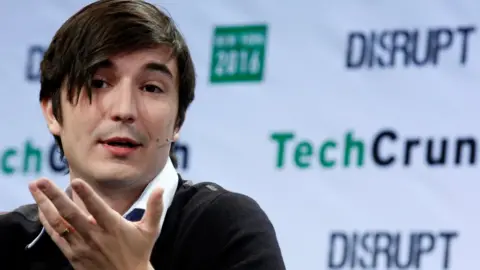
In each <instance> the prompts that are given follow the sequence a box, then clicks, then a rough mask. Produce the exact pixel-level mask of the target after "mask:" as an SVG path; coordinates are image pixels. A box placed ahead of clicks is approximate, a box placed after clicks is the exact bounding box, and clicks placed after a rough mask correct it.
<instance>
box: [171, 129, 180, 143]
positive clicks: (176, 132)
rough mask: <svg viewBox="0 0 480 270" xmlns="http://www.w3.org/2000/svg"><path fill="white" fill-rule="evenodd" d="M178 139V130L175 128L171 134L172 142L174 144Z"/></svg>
mask: <svg viewBox="0 0 480 270" xmlns="http://www.w3.org/2000/svg"><path fill="white" fill-rule="evenodd" d="M179 138H180V133H179V130H178V129H177V128H176V129H175V130H174V133H173V141H174V142H176V141H178V139H179Z"/></svg>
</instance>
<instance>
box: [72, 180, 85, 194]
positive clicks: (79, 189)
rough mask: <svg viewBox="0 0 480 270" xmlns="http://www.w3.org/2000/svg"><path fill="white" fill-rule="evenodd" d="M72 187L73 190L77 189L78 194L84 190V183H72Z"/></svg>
mask: <svg viewBox="0 0 480 270" xmlns="http://www.w3.org/2000/svg"><path fill="white" fill-rule="evenodd" d="M72 188H73V190H75V192H76V193H77V194H78V193H82V192H83V187H82V185H81V184H79V183H72Z"/></svg>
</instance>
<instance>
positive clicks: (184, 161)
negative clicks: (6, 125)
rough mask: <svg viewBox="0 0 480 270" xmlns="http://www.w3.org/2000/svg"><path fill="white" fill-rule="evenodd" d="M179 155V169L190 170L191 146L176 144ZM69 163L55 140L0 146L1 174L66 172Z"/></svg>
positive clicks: (175, 150) (175, 148)
mask: <svg viewBox="0 0 480 270" xmlns="http://www.w3.org/2000/svg"><path fill="white" fill-rule="evenodd" d="M174 152H175V155H176V156H177V161H178V169H179V170H182V171H186V170H188V168H189V166H190V146H189V145H188V144H186V143H182V142H177V143H175V145H174ZM67 169H68V168H67V164H66V163H65V162H63V161H62V160H61V158H60V149H59V148H58V146H57V144H56V143H55V142H52V143H51V144H50V145H48V147H46V148H42V147H39V146H36V145H35V144H34V143H33V142H32V141H30V140H26V141H25V142H23V143H22V144H20V145H18V146H7V147H4V148H0V176H2V175H6V176H11V175H16V174H23V175H38V174H42V173H44V172H45V171H50V172H53V173H55V174H65V173H66V172H67Z"/></svg>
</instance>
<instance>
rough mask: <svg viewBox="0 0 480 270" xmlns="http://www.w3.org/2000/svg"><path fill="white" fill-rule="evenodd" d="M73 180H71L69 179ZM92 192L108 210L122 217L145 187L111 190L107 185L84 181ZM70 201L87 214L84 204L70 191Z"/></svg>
mask: <svg viewBox="0 0 480 270" xmlns="http://www.w3.org/2000/svg"><path fill="white" fill-rule="evenodd" d="M71 179H73V178H71ZM85 181H86V182H87V183H88V184H89V185H90V186H91V187H92V189H93V190H94V192H95V193H96V194H97V195H98V196H99V197H100V198H101V199H102V200H103V201H104V202H105V203H106V204H107V205H108V206H110V208H112V209H113V210H115V211H116V212H118V213H119V214H120V215H123V214H124V213H125V212H126V211H127V210H128V209H129V208H130V207H131V206H132V205H133V203H134V202H135V201H136V200H137V199H138V198H139V197H140V195H141V194H142V192H143V190H144V189H145V187H146V184H145V185H142V186H135V187H134V186H128V187H122V188H119V187H115V188H112V187H111V186H109V185H108V184H106V185H101V184H98V183H97V182H96V181H88V180H85ZM72 200H73V202H74V203H75V204H76V205H77V206H79V207H80V209H82V210H84V211H85V212H86V213H88V210H87V208H86V207H85V204H84V203H83V201H82V200H81V199H80V197H79V196H78V195H77V194H76V193H75V192H74V191H73V190H72Z"/></svg>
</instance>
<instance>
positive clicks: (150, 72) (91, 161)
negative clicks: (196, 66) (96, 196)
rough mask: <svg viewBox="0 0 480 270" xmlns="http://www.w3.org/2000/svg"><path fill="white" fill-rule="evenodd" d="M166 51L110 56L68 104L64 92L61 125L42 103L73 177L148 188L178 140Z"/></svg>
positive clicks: (173, 71)
mask: <svg viewBox="0 0 480 270" xmlns="http://www.w3.org/2000/svg"><path fill="white" fill-rule="evenodd" d="M170 53H171V50H170V49H169V48H168V47H158V48H156V49H148V50H140V51H136V52H133V53H128V54H120V55H115V56H112V57H111V58H110V59H109V61H108V62H107V63H105V64H104V65H103V66H101V67H100V68H99V69H98V70H97V72H96V74H95V76H94V77H93V83H92V94H93V95H92V103H91V104H90V102H89V100H88V97H87V94H86V91H83V90H82V94H81V95H80V98H79V102H78V103H77V104H75V103H74V104H71V103H69V102H68V101H67V99H66V89H62V101H61V102H62V113H63V121H62V123H59V122H57V120H56V119H55V117H53V113H52V109H51V102H45V103H42V108H43V111H44V114H45V116H46V118H47V122H48V124H49V129H50V131H51V132H52V133H53V134H54V135H58V136H60V137H61V139H62V145H63V149H64V153H65V157H66V158H67V160H68V163H69V165H70V174H71V175H72V176H73V177H80V178H84V179H85V180H86V181H89V182H92V183H97V184H108V185H111V184H114V185H119V186H126V185H131V184H133V183H137V184H141V183H146V182H147V181H150V180H151V179H153V178H154V177H155V176H156V174H158V173H159V171H160V170H161V169H162V168H163V166H164V164H165V162H166V160H167V158H168V155H169V150H170V144H169V143H168V142H167V139H173V140H176V139H177V137H178V134H177V132H178V130H176V129H175V120H176V117H177V109H178V83H177V81H178V78H177V77H178V75H177V66H176V60H175V59H174V58H171V57H170V55H171V54H170Z"/></svg>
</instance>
